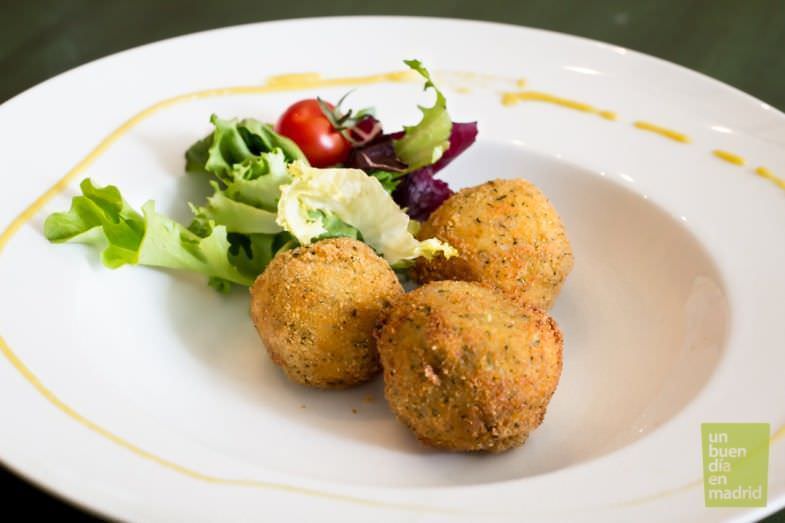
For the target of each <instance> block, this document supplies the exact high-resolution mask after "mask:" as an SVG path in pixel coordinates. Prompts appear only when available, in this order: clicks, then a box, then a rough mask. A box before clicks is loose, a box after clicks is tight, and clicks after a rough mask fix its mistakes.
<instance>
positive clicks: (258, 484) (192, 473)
mask: <svg viewBox="0 0 785 523" xmlns="http://www.w3.org/2000/svg"><path fill="white" fill-rule="evenodd" d="M0 352H2V353H3V355H4V356H5V357H6V358H7V359H8V361H9V362H11V365H13V367H14V368H15V369H16V370H17V371H18V372H19V373H20V374H21V375H22V376H23V377H24V378H25V379H26V380H27V381H28V382H29V383H30V384H31V385H32V386H33V387H34V388H35V389H36V390H37V391H38V392H39V394H41V396H43V397H44V398H46V400H47V401H49V403H51V404H52V405H54V406H55V407H57V408H58V409H59V410H60V411H61V412H63V413H64V414H66V415H67V416H68V417H69V418H71V419H72V420H74V421H76V422H78V423H80V424H81V425H83V426H85V427H87V428H88V429H90V430H91V431H93V432H95V433H97V434H100V435H101V436H103V437H104V438H106V439H108V440H109V441H111V442H112V443H115V444H117V445H119V446H121V447H123V448H125V449H126V450H128V451H130V452H132V453H133V454H135V455H137V456H139V457H141V458H143V459H146V460H149V461H152V462H154V463H157V464H158V465H161V466H162V467H164V468H167V469H169V470H172V471H174V472H178V473H180V474H183V475H185V476H188V477H190V478H192V479H196V480H200V481H205V482H207V483H215V484H220V485H233V486H237V487H249V488H264V489H274V490H280V491H284V492H290V493H297V494H304V495H308V496H313V497H320V498H328V499H332V500H336V501H344V502H351V503H356V504H361V505H367V506H373V507H386V508H396V509H404V510H412V511H422V510H428V511H437V512H451V511H448V510H446V509H444V510H443V509H439V508H433V507H424V506H421V505H406V504H399V503H387V502H383V501H376V500H372V499H364V498H360V497H355V496H346V495H343V494H335V493H331V492H325V491H321V490H316V489H310V488H305V487H297V486H294V485H287V484H283V483H272V482H267V481H258V480H252V479H232V478H221V477H217V476H212V475H209V474H204V473H202V472H199V471H197V470H194V469H191V468H188V467H185V466H183V465H179V464H177V463H175V462H173V461H169V460H168V459H166V458H162V457H160V456H158V455H156V454H153V453H152V452H149V451H147V450H145V449H143V448H140V447H138V446H136V445H134V444H133V443H131V442H130V441H128V440H127V439H125V438H123V437H121V436H118V435H117V434H115V433H113V432H110V431H109V430H108V429H106V428H104V427H102V426H101V425H98V424H97V423H95V422H94V421H92V420H90V419H88V418H86V417H84V416H83V415H82V414H80V413H79V412H77V411H76V410H74V409H73V408H72V407H71V406H69V405H68V404H67V403H65V402H64V401H63V400H61V399H60V398H59V397H58V396H57V395H56V394H55V393H54V392H52V391H51V390H50V389H49V388H47V387H46V385H44V384H43V383H42V382H41V380H40V379H38V376H36V375H35V374H33V372H32V371H31V370H30V369H29V368H28V367H27V365H25V364H24V363H23V362H22V360H20V359H19V357H18V356H17V355H16V354H15V353H14V352H13V351H12V350H11V347H9V346H8V344H7V343H6V342H5V340H4V339H3V338H2V336H0ZM453 512H454V511H453Z"/></svg>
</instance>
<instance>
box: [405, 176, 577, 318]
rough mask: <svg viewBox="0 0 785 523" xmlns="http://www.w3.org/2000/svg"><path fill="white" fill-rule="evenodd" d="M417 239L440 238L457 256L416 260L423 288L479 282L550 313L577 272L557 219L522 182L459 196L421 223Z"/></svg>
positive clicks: (499, 182)
mask: <svg viewBox="0 0 785 523" xmlns="http://www.w3.org/2000/svg"><path fill="white" fill-rule="evenodd" d="M418 236H419V237H420V238H421V239H424V238H432V237H436V238H439V239H440V240H443V241H446V242H448V243H450V244H451V245H452V246H454V247H455V248H457V249H458V252H459V255H458V256H456V257H453V258H450V259H445V258H444V257H442V256H437V257H435V258H434V259H432V260H431V261H427V260H424V259H420V260H418V262H417V264H416V266H415V268H414V270H413V275H414V277H415V279H417V280H418V281H419V282H421V283H425V282H429V281H437V280H463V281H476V282H480V283H483V284H485V285H490V286H493V287H496V288H498V289H500V290H501V291H503V292H505V293H506V294H508V295H509V296H510V297H512V298H513V299H515V300H516V301H518V302H521V303H529V304H531V305H534V306H536V307H540V308H543V309H549V308H550V307H551V305H552V304H553V301H554V300H555V299H556V296H557V295H558V293H559V290H560V289H561V286H562V283H563V282H564V280H565V278H566V277H567V275H568V274H569V272H570V271H571V270H572V266H573V255H572V249H571V247H570V242H569V240H568V239H567V234H566V232H565V230H564V226H563V225H562V223H561V219H560V218H559V215H558V214H557V213H556V210H555V209H554V208H553V206H552V205H551V203H550V202H549V201H548V199H547V198H546V197H545V195H543V194H542V192H540V190H539V189H537V188H536V187H535V186H534V185H532V184H531V183H529V182H528V181H526V180H523V179H516V180H493V181H490V182H487V183H484V184H482V185H479V186H477V187H471V188H468V189H463V190H461V191H459V192H458V193H456V194H454V195H453V196H451V197H450V198H449V199H448V200H447V201H446V202H445V203H444V204H442V206H441V207H439V208H438V209H437V210H436V211H435V212H434V213H433V214H432V215H431V216H430V218H429V219H428V220H427V221H426V222H425V223H423V225H422V227H421V229H420V231H419V234H418Z"/></svg>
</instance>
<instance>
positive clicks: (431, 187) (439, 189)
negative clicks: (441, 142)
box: [393, 122, 477, 220]
mask: <svg viewBox="0 0 785 523" xmlns="http://www.w3.org/2000/svg"><path fill="white" fill-rule="evenodd" d="M476 139H477V122H468V123H453V124H452V130H451V132H450V147H449V148H448V149H447V151H445V153H444V155H443V156H442V157H441V158H440V159H439V161H437V162H436V163H434V164H433V165H428V166H426V167H423V168H422V169H418V170H416V171H414V172H411V173H409V174H408V175H407V176H406V178H404V179H403V181H402V182H401V183H400V185H398V187H397V188H396V189H395V191H394V192H393V199H394V200H395V202H396V203H397V204H398V205H400V206H401V207H404V208H406V212H407V213H408V214H409V216H411V217H412V218H414V219H415V220H427V219H428V217H429V216H430V215H431V213H432V212H433V211H435V210H436V209H437V208H439V206H440V205H441V204H442V203H443V202H444V200H446V199H447V198H449V197H450V196H451V195H452V194H453V191H452V189H450V187H449V186H448V185H447V183H446V182H443V181H442V180H437V179H436V178H434V175H435V174H436V173H437V172H438V171H440V170H442V169H444V168H445V167H446V166H447V165H448V164H449V163H450V162H452V161H453V160H454V159H455V158H456V157H457V156H458V155H460V154H461V153H462V152H463V151H465V150H466V149H468V148H469V146H470V145H471V144H473V143H474V141H475V140H476Z"/></svg>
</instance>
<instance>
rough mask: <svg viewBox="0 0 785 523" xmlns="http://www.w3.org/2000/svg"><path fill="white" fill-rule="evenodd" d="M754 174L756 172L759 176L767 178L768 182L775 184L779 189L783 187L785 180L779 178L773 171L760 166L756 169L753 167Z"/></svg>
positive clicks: (784, 186)
mask: <svg viewBox="0 0 785 523" xmlns="http://www.w3.org/2000/svg"><path fill="white" fill-rule="evenodd" d="M755 174H757V175H758V176H760V177H761V178H765V179H767V180H769V181H770V182H772V183H773V184H774V185H776V186H777V187H779V188H780V189H785V180H784V179H782V178H780V177H779V176H777V175H776V174H774V173H773V172H771V171H770V170H768V169H767V168H765V167H762V166H761V167H758V168H757V169H755Z"/></svg>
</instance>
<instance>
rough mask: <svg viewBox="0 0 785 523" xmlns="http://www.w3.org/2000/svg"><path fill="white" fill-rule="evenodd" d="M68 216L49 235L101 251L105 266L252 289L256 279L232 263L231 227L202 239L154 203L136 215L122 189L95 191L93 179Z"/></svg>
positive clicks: (47, 228) (50, 221) (49, 225)
mask: <svg viewBox="0 0 785 523" xmlns="http://www.w3.org/2000/svg"><path fill="white" fill-rule="evenodd" d="M80 188H81V189H82V195H81V196H75V197H74V198H73V200H72V202H71V208H70V209H69V210H68V212H64V213H54V214H52V215H50V216H49V217H48V218H47V219H46V221H45V223H44V235H45V236H46V238H47V239H48V240H49V241H51V242H55V243H64V242H78V243H87V244H90V245H93V246H96V247H98V248H100V249H101V261H102V262H103V264H104V265H105V266H106V267H109V268H117V267H121V266H123V265H147V266H152V267H164V268H169V269H184V270H188V271H193V272H199V273H202V274H205V275H207V276H209V277H211V278H220V279H222V280H225V281H228V282H232V283H237V284H240V285H250V284H251V283H253V279H254V277H255V274H253V273H244V272H241V271H240V270H238V268H237V267H235V266H234V265H232V264H231V263H230V261H229V256H228V252H229V249H230V243H229V241H228V239H227V232H226V228H225V227H223V226H220V225H219V226H215V227H212V228H211V230H210V231H209V234H208V235H207V236H205V237H201V236H199V235H197V234H194V233H193V232H191V231H189V230H188V229H186V228H185V227H183V226H182V225H180V224H179V223H177V222H175V221H173V220H171V219H170V218H167V217H166V216H163V215H161V214H159V213H157V212H156V210H155V203H154V202H152V201H149V202H147V203H146V204H144V205H143V206H142V214H140V213H138V212H136V211H134V210H133V209H132V208H131V207H130V206H129V205H128V204H127V202H126V201H125V200H124V199H123V197H122V195H121V194H120V191H119V190H118V189H117V187H114V186H111V185H110V186H107V187H96V186H94V185H93V183H92V182H91V180H90V179H89V178H88V179H86V180H84V181H83V182H82V183H81V185H80Z"/></svg>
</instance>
